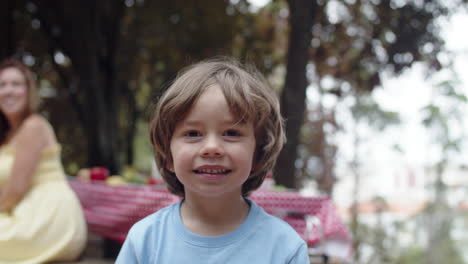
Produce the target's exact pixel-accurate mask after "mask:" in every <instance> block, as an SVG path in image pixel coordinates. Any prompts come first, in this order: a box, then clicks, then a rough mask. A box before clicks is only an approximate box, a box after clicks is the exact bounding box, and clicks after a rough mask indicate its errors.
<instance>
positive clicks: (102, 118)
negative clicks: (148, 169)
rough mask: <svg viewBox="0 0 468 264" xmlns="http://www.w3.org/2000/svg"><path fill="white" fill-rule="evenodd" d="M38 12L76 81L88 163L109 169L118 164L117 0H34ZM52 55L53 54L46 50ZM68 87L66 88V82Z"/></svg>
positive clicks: (119, 8) (121, 8)
mask: <svg viewBox="0 0 468 264" xmlns="http://www.w3.org/2000/svg"><path fill="white" fill-rule="evenodd" d="M36 5H37V6H38V17H39V19H40V20H41V25H42V26H43V27H44V31H45V32H46V34H48V36H49V39H50V40H51V43H50V45H51V46H52V48H51V51H52V53H53V52H55V51H58V50H60V51H62V52H64V53H65V54H66V55H67V56H68V57H69V58H70V59H71V63H72V70H73V77H71V78H70V79H73V80H77V83H78V85H77V86H78V94H77V96H79V98H78V101H79V103H80V104H81V110H82V113H83V121H84V123H85V124H84V128H83V129H84V131H85V135H86V137H87V149H88V162H87V163H88V164H87V166H104V167H107V168H109V170H110V172H111V173H112V174H114V173H117V172H118V171H119V169H120V166H119V164H120V163H119V159H118V155H119V149H118V147H119V146H118V111H117V110H118V108H117V97H118V88H117V86H116V82H115V79H116V78H115V77H116V76H115V75H116V74H115V73H116V71H115V57H116V50H117V44H118V42H119V39H118V36H119V34H120V23H121V19H122V17H123V13H124V10H125V5H124V4H123V2H122V1H119V2H114V1H111V0H107V1H92V0H87V1H79V2H74V1H72V2H68V1H67V2H63V1H52V0H50V1H36ZM51 55H53V54H51ZM69 88H70V87H69Z"/></svg>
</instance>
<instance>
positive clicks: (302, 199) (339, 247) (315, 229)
mask: <svg viewBox="0 0 468 264" xmlns="http://www.w3.org/2000/svg"><path fill="white" fill-rule="evenodd" d="M69 183H70V186H71V187H72V189H73V190H74V191H75V192H76V194H77V196H78V198H79V200H80V201H81V204H82V207H83V210H84V214H85V217H86V221H87V223H88V228H89V230H90V231H91V232H92V233H95V234H97V235H100V236H102V237H104V238H108V239H111V240H114V241H118V242H123V241H124V240H125V238H126V236H127V233H128V231H129V229H130V227H131V226H132V225H133V224H134V223H136V222H137V221H138V220H140V219H142V218H144V217H145V216H147V215H149V214H152V213H154V212H156V211H158V210H159V209H161V208H163V207H166V206H168V205H171V204H173V203H176V202H178V201H179V200H180V198H179V197H178V196H176V195H173V194H171V193H170V192H169V191H168V190H167V189H165V188H161V187H155V186H151V185H123V186H111V185H108V184H106V183H105V182H103V181H91V182H86V181H82V180H76V179H72V180H69ZM249 199H251V200H252V201H254V202H255V203H256V204H258V205H259V206H260V207H262V208H263V209H264V210H265V211H266V212H267V213H269V214H272V215H275V216H277V217H279V218H282V219H283V220H285V221H286V222H287V223H289V224H290V225H291V226H292V227H293V228H294V229H295V230H296V231H297V232H298V233H299V235H301V237H302V238H303V239H304V240H305V241H306V242H307V243H308V245H309V248H311V249H314V250H320V252H322V253H323V254H326V255H328V256H332V257H333V256H336V257H340V258H349V256H350V253H351V236H350V234H349V231H348V230H347V228H346V226H345V225H344V224H343V222H342V221H341V219H340V217H339V216H338V215H337V210H336V207H335V206H334V204H333V202H332V201H331V199H330V198H328V197H306V196H303V195H301V194H300V193H299V192H293V191H269V190H268V191H267V190H257V191H255V192H253V193H252V194H251V195H250V197H249Z"/></svg>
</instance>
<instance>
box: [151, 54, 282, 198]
mask: <svg viewBox="0 0 468 264" xmlns="http://www.w3.org/2000/svg"><path fill="white" fill-rule="evenodd" d="M214 84H216V85H218V86H219V87H220V88H221V90H222V92H223V94H224V96H225V98H226V101H227V103H228V105H229V108H230V109H231V112H232V114H233V115H234V117H235V118H236V119H238V120H239V121H250V122H252V123H253V125H254V131H255V139H256V147H255V155H254V161H253V166H252V167H253V168H254V169H253V171H252V172H251V175H250V177H249V179H248V180H247V181H246V182H245V183H244V184H243V186H242V194H243V195H244V196H247V195H249V194H250V192H252V191H253V190H255V189H257V188H258V187H260V185H261V184H262V182H263V180H264V179H265V176H266V174H267V173H269V172H271V171H272V169H273V166H274V164H275V161H276V158H277V157H278V154H279V152H280V150H281V148H282V147H283V144H284V142H285V136H284V131H283V120H282V118H281V114H280V106H279V102H278V99H277V96H276V94H275V92H274V91H273V90H272V89H271V88H270V87H269V85H268V84H267V82H266V80H265V79H264V77H263V76H262V75H261V74H260V73H259V72H258V71H257V70H256V69H255V68H254V67H253V66H251V65H247V66H244V65H242V64H241V63H239V62H238V61H236V60H233V59H229V58H215V59H211V60H206V61H202V62H199V63H196V64H194V65H191V66H189V67H186V68H185V69H183V70H182V71H181V72H180V73H179V75H178V76H177V78H176V79H175V81H174V82H173V83H172V85H170V87H169V88H168V89H167V90H166V92H165V93H164V94H163V95H162V97H161V98H160V99H159V101H158V103H157V105H156V110H155V111H154V114H153V117H152V119H151V121H150V137H151V143H152V145H153V148H154V150H155V158H156V163H157V165H158V167H159V168H160V172H161V175H162V177H163V178H164V180H165V181H166V183H167V185H168V188H169V190H170V191H171V192H172V193H174V194H176V195H179V196H182V197H183V196H184V186H183V185H182V183H181V182H180V181H179V180H178V179H177V177H176V175H175V174H174V173H173V172H171V171H169V170H168V169H167V167H168V165H170V164H172V162H173V160H172V155H171V151H170V141H171V137H172V134H173V132H174V129H175V127H176V125H177V123H178V122H179V121H180V120H181V119H183V118H184V117H185V116H186V114H187V113H188V112H189V110H190V108H191V107H192V105H193V104H194V102H195V101H196V100H197V99H198V97H199V96H200V95H201V94H202V93H203V92H204V91H205V89H206V88H207V87H209V86H211V85H214Z"/></svg>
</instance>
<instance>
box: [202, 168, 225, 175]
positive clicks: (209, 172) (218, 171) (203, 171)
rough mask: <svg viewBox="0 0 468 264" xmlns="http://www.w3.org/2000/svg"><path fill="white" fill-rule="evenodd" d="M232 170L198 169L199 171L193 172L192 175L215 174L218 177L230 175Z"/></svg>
mask: <svg viewBox="0 0 468 264" xmlns="http://www.w3.org/2000/svg"><path fill="white" fill-rule="evenodd" d="M231 171H232V170H228V169H200V170H193V172H194V173H197V174H216V175H219V174H228V173H230V172H231Z"/></svg>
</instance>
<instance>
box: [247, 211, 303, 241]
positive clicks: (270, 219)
mask: <svg viewBox="0 0 468 264" xmlns="http://www.w3.org/2000/svg"><path fill="white" fill-rule="evenodd" d="M255 206H258V205H255ZM260 212H261V213H260V217H259V218H258V221H259V224H260V226H261V227H262V228H263V229H266V230H270V232H271V233H270V234H269V235H272V236H275V237H276V238H278V239H288V240H290V241H291V240H292V241H297V242H302V241H304V240H303V239H302V238H301V236H299V234H298V233H297V232H296V230H294V228H293V227H292V226H291V225H290V224H288V223H287V222H285V221H284V220H282V219H280V218H278V217H276V216H273V215H270V214H268V213H267V212H265V211H264V210H263V209H261V210H260Z"/></svg>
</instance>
